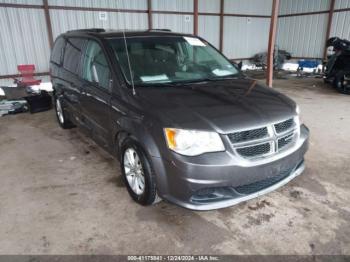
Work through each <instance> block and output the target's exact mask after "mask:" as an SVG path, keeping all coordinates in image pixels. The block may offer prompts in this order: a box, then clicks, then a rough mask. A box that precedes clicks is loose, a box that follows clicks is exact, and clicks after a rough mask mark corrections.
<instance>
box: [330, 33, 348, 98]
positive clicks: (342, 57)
mask: <svg viewBox="0 0 350 262" xmlns="http://www.w3.org/2000/svg"><path fill="white" fill-rule="evenodd" d="M327 47H333V53H332V54H331V55H330V56H328V62H327V64H326V70H325V75H324V80H325V82H328V83H331V84H332V85H333V87H334V88H336V89H337V90H338V91H339V92H341V93H343V94H350V41H348V40H346V39H340V38H338V37H331V38H330V39H328V41H327Z"/></svg>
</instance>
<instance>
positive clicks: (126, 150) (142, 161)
mask: <svg viewBox="0 0 350 262" xmlns="http://www.w3.org/2000/svg"><path fill="white" fill-rule="evenodd" d="M120 166H121V172H122V177H123V180H124V183H125V185H126V188H127V190H128V192H129V195H130V196H131V198H132V199H133V200H134V201H135V202H137V203H138V204H140V205H144V206H148V205H152V204H155V203H158V202H160V201H161V198H159V197H158V194H157V189H156V179H155V173H154V171H153V169H152V164H151V162H150V161H149V159H148V158H147V156H146V154H145V152H144V150H143V149H142V147H141V146H140V145H139V144H138V143H137V142H135V141H134V140H132V139H130V138H126V139H125V141H124V142H123V143H122V146H121V154H120Z"/></svg>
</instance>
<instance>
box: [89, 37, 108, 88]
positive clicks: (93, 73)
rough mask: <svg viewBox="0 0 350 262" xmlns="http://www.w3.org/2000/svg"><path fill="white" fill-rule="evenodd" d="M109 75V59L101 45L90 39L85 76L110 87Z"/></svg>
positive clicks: (105, 86) (100, 84)
mask: <svg viewBox="0 0 350 262" xmlns="http://www.w3.org/2000/svg"><path fill="white" fill-rule="evenodd" d="M109 76H110V72H109V67H108V63H107V59H106V57H105V55H104V53H103V51H102V49H101V47H100V45H99V44H98V43H97V42H95V41H89V42H88V44H87V47H86V51H85V55H84V66H83V78H84V79H86V80H88V81H90V82H93V83H98V84H99V86H101V87H103V88H106V89H108V83H109Z"/></svg>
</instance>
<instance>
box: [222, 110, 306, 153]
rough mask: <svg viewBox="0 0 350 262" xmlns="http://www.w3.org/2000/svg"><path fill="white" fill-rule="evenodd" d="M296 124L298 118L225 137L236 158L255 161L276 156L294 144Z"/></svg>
mask: <svg viewBox="0 0 350 262" xmlns="http://www.w3.org/2000/svg"><path fill="white" fill-rule="evenodd" d="M298 123H299V120H298V118H297V117H294V118H289V119H287V120H284V121H281V122H277V123H272V124H269V125H266V126H263V127H259V128H253V129H248V130H242V131H237V132H234V133H231V134H228V135H227V137H228V139H229V141H230V142H231V145H232V147H233V150H234V152H235V154H236V155H237V156H239V157H241V158H244V159H247V160H257V159H261V158H266V157H268V156H272V155H276V154H278V153H279V152H282V151H285V150H286V149H288V148H290V147H291V146H292V145H293V144H295V142H296V141H297V139H298V137H299V133H300V132H299V130H300V129H299V128H300V126H299V124H298ZM262 134H263V135H262ZM249 138H250V139H249Z"/></svg>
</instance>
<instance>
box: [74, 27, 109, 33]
mask: <svg viewBox="0 0 350 262" xmlns="http://www.w3.org/2000/svg"><path fill="white" fill-rule="evenodd" d="M79 32H86V33H103V32H106V30H104V29H103V28H88V29H75V30H68V31H67V33H79Z"/></svg>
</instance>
